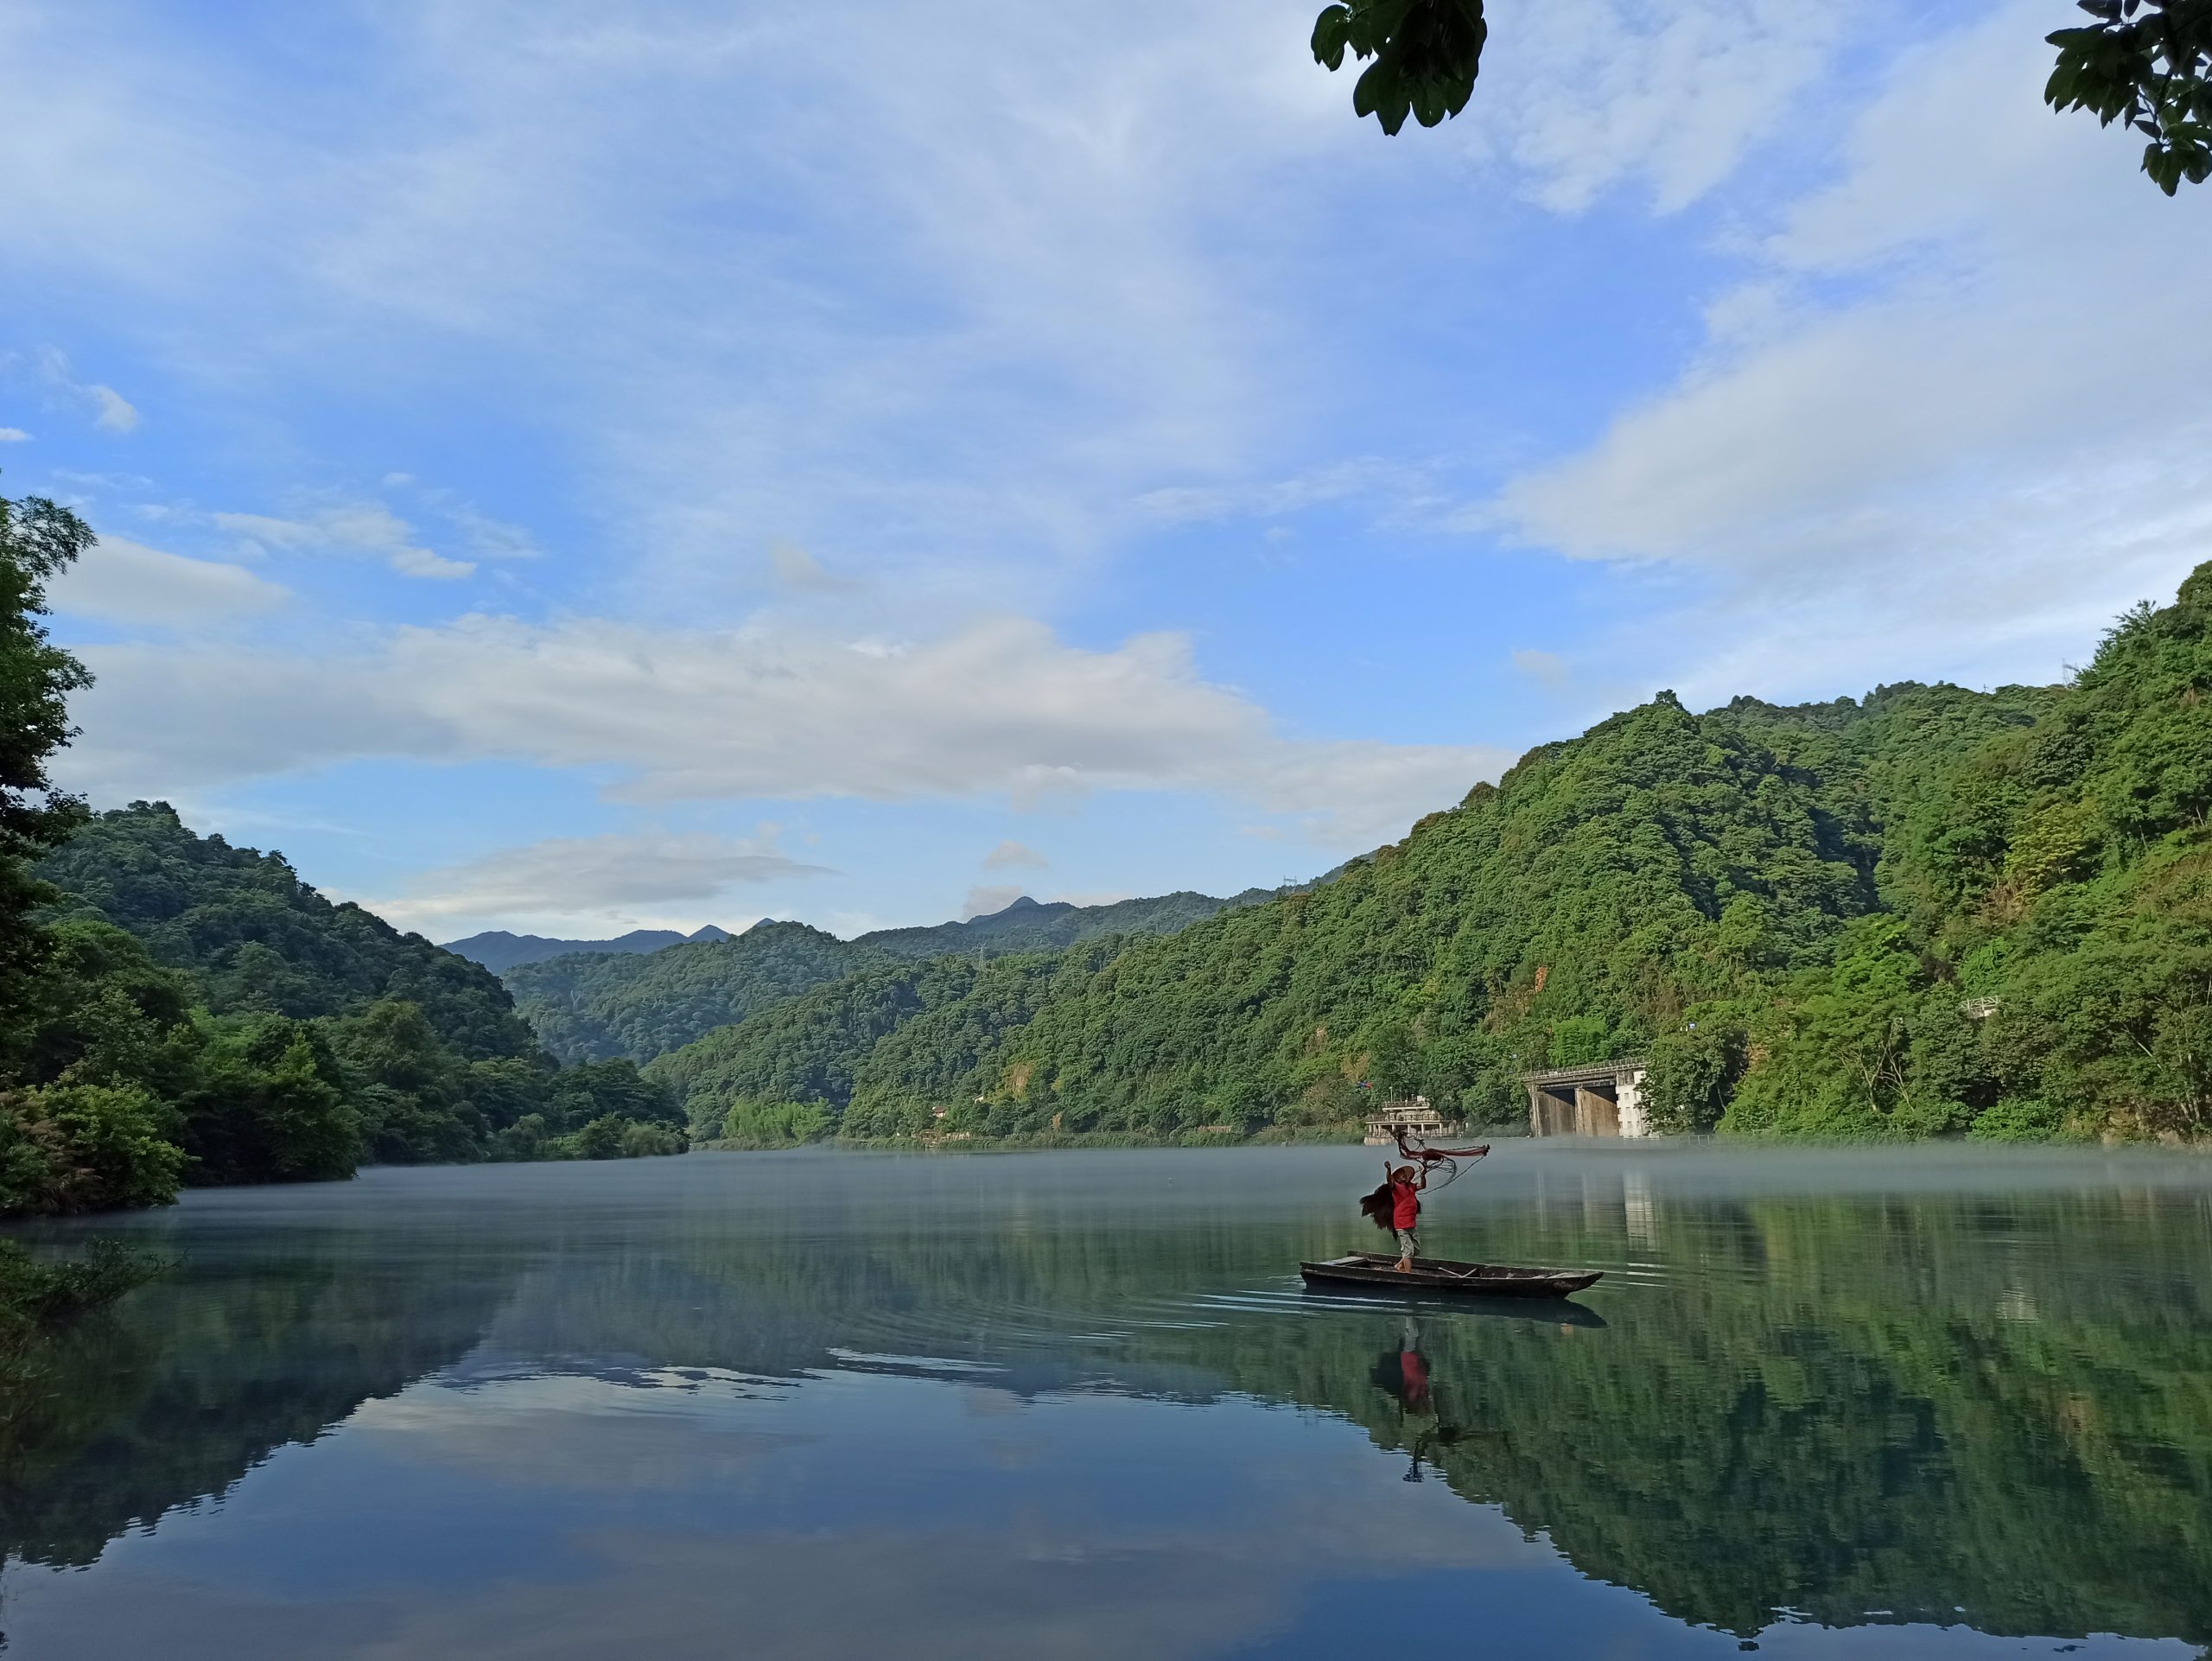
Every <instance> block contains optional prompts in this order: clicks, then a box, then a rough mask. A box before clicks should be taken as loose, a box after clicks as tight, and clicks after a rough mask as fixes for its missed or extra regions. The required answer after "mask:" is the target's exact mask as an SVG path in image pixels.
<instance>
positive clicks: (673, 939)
mask: <svg viewBox="0 0 2212 1661" xmlns="http://www.w3.org/2000/svg"><path fill="white" fill-rule="evenodd" d="M729 938H730V934H729V931H728V929H721V928H716V927H715V926H714V925H713V924H712V923H709V924H708V925H706V926H705V927H703V928H697V929H694V930H693V931H692V932H690V933H689V934H679V933H677V932H676V931H675V930H674V929H672V928H633V929H632V930H631V931H630V932H628V933H627V934H618V935H616V936H615V937H614V938H613V939H611V940H556V939H550V938H549V937H547V936H545V935H543V934H510V933H509V932H507V931H506V930H505V929H503V928H495V929H490V930H487V931H486V932H484V933H481V934H472V935H470V936H469V937H468V938H467V939H465V940H448V941H447V942H446V943H445V945H444V947H443V950H445V951H450V952H453V953H454V955H455V956H457V957H462V958H467V959H468V960H469V961H470V962H471V963H478V964H483V965H484V967H485V968H486V969H488V970H490V971H492V972H493V974H495V975H504V974H505V973H506V972H507V971H509V970H510V969H514V968H517V967H519V966H520V965H521V964H526V963H542V962H543V961H544V960H545V959H546V958H565V957H568V956H569V955H571V954H572V953H575V952H602V951H609V952H643V951H660V950H661V949H662V948H663V947H664V946H671V945H683V944H684V942H686V941H687V940H690V941H697V942H702V943H703V942H707V941H711V940H727V939H729Z"/></svg>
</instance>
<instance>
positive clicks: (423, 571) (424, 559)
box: [391, 548, 476, 582]
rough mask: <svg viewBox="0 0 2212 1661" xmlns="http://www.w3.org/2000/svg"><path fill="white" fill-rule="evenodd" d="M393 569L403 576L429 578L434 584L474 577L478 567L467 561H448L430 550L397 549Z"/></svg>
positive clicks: (392, 562)
mask: <svg viewBox="0 0 2212 1661" xmlns="http://www.w3.org/2000/svg"><path fill="white" fill-rule="evenodd" d="M391 569H392V570H395V571H397V572H398V573H399V574H400V576H421V577H428V578H429V579H431V580H432V581H434V582H453V581H454V580H456V579H457V578H460V577H464V576H473V575H474V572H475V570H476V567H475V566H474V564H472V563H470V562H468V561H467V560H465V559H448V558H447V557H445V556H444V555H442V554H434V553H432V552H431V551H430V550H429V549H428V548H399V549H395V550H393V551H392V554H391Z"/></svg>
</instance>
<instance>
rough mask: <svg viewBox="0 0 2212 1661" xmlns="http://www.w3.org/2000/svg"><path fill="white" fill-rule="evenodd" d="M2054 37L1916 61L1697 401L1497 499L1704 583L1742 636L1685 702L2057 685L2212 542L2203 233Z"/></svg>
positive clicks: (1960, 39)
mask: <svg viewBox="0 0 2212 1661" xmlns="http://www.w3.org/2000/svg"><path fill="white" fill-rule="evenodd" d="M2046 22H2047V19H2046V18H2045V16H2044V12H2043V11H2042V10H2038V9H2037V8H2036V7H2035V6H2033V5H2030V4H2024V3H2016V4H2012V5H2008V6H2005V7H2002V8H2000V9H1999V10H1997V11H1996V12H1994V13H1993V14H1992V15H1990V16H1987V17H1986V21H1984V22H1980V23H1979V24H1977V25H1976V26H1974V27H1973V28H1970V29H1961V30H1960V31H1957V32H1956V33H1954V34H1952V35H1947V36H1945V37H1943V38H1942V39H1939V40H1936V41H1932V42H1930V43H1929V44H1928V45H1926V46H1925V47H1923V48H1919V49H1917V50H1916V51H1913V52H1911V53H1910V54H1906V55H1905V56H1904V58H1903V59H1901V60H1899V61H1898V62H1897V64H1896V65H1895V66H1893V67H1892V69H1891V73H1890V75H1889V78H1888V80H1887V82H1886V84H1885V86H1884V87H1883V88H1882V90H1881V92H1880V93H1879V95H1878V97H1876V98H1875V99H1874V100H1873V101H1872V103H1871V105H1869V106H1868V107H1867V108H1866V110H1865V111H1864V112H1863V114H1862V115H1861V117H1860V118H1859V123H1858V124H1857V127H1856V129H1855V130H1854V132H1853V137H1851V140H1850V142H1849V143H1848V145H1847V149H1846V152H1845V166H1844V168H1843V170H1842V173H1841V175H1840V177H1839V178H1838V179H1837V180H1836V181H1834V183H1833V184H1832V185H1829V186H1827V187H1826V188H1821V189H1820V190H1818V191H1816V192H1815V193H1813V194H1809V195H1808V196H1806V197H1805V198H1804V199H1802V200H1800V201H1798V202H1797V203H1796V204H1795V205H1794V206H1793V207H1791V208H1789V210H1788V211H1787V212H1786V213H1784V214H1783V216H1782V220H1781V222H1780V226H1779V228H1778V230H1777V233H1776V234H1775V235H1774V236H1772V237H1771V238H1770V239H1768V240H1767V241H1766V242H1765V243H1764V244H1763V245H1759V246H1758V248H1757V250H1756V251H1755V256H1754V257H1755V259H1756V261H1757V269H1755V270H1753V271H1752V272H1751V274H1750V276H1749V277H1747V278H1746V279H1745V282H1744V283H1742V285H1741V286H1740V287H1739V288H1738V289H1736V290H1734V291H1733V292H1732V293H1729V294H1724V295H1722V296H1719V298H1718V299H1717V300H1716V301H1715V302H1714V305H1713V310H1712V320H1713V338H1712V340H1711V342H1710V344H1709V346H1708V347H1707V350H1706V352H1705V353H1703V354H1702V355H1701V357H1700V359H1699V360H1697V361H1695V362H1694V363H1693V364H1692V365H1691V366H1689V367H1688V370H1687V371H1686V372H1684V373H1683V375H1682V376H1681V379H1680V380H1679V382H1678V383H1677V384H1676V385H1675V386H1673V387H1672V388H1670V389H1669V390H1668V391H1665V392H1663V393H1662V394H1661V395H1660V396H1658V397H1656V398H1653V399H1651V400H1650V401H1649V402H1648V403H1646V404H1643V405H1641V406H1640V407H1637V408H1633V409H1630V410H1627V411H1625V412H1624V413H1623V414H1621V415H1620V416H1619V417H1618V418H1617V419H1616V420H1615V421H1614V423H1612V425H1611V429H1610V430H1608V431H1607V432H1606V433H1605V435H1604V436H1602V437H1601V438H1600V439H1599V441H1598V442H1596V443H1595V444H1593V445H1592V446H1591V447H1590V448H1589V449H1586V450H1585V451H1583V452H1582V453H1580V454H1579V455H1572V456H1569V457H1567V458H1566V459H1564V460H1562V461H1558V462H1556V463H1554V464H1553V465H1551V466H1548V467H1546V468H1539V469H1536V470H1535V471H1532V472H1529V473H1527V474H1523V475H1522V476H1521V477H1520V478H1518V479H1516V480H1513V481H1512V482H1511V483H1510V485H1509V486H1508V487H1506V488H1505V489H1504V490H1503V492H1502V493H1501V494H1500V496H1499V498H1498V500H1497V502H1496V503H1495V504H1493V506H1492V509H1491V513H1490V515H1489V517H1488V520H1487V522H1488V523H1489V524H1491V525H1496V526H1500V527H1503V528H1504V529H1505V530H1507V531H1509V532H1510V533H1511V534H1512V535H1514V536H1516V537H1517V538H1520V539H1521V540H1523V541H1525V542H1528V543H1532V544H1538V545H1541V546H1545V547H1549V548H1553V549H1556V550H1560V551H1561V552H1564V553H1566V554H1568V555H1570V556H1573V557H1585V558H1601V559H1612V560H1624V561H1634V562H1657V563H1664V564H1667V565H1669V566H1672V567H1674V568H1675V570H1677V571H1678V572H1681V573H1684V574H1687V575H1688V576H1691V577H1692V578H1693V579H1694V582H1695V583H1696V584H1697V585H1698V587H1699V588H1700V589H1701V591H1702V593H1703V595H1704V596H1705V598H1704V599H1703V600H1701V601H1699V602H1698V603H1699V604H1700V606H1702V608H1703V611H1702V614H1701V616H1700V618H1699V619H1698V620H1694V621H1692V622H1691V623H1690V624H1688V626H1686V627H1683V628H1681V629H1676V630H1674V631H1671V632H1672V633H1675V635H1676V637H1677V638H1682V639H1687V640H1707V641H1710V640H1713V639H1715V638H1718V639H1719V640H1722V641H1724V642H1725V643H1726V644H1725V645H1724V646H1723V647H1722V649H1720V650H1719V651H1717V652H1707V654H1706V660H1705V662H1704V663H1703V665H1700V668H1699V669H1698V670H1697V671H1694V674H1693V675H1692V676H1691V677H1689V679H1690V680H1691V681H1693V682H1694V688H1693V686H1692V685H1690V684H1685V685H1684V687H1683V690H1685V691H1690V690H1700V691H1703V692H1707V693H1710V694H1712V695H1714V696H1722V695H1725V694H1726V692H1727V691H1732V690H1740V688H1741V687H1742V686H1743V685H1745V684H1750V685H1756V686H1760V687H1763V688H1785V689H1786V688H1807V687H1811V686H1828V685H1832V684H1834V679H1835V678H1837V677H1844V678H1847V683H1846V684H1871V683H1872V681H1873V680H1875V679H1878V678H1888V677H1891V676H1893V675H1896V674H1898V673H1909V672H1921V673H1924V672H1925V667H1926V665H1928V664H1929V663H1931V662H1936V663H1943V664H1947V665H1951V666H1952V672H1953V673H1955V674H1960V675H1962V676H1965V675H1971V674H1973V673H1974V672H1975V671H1976V670H1977V668H1978V667H1980V665H1987V666H1988V671H1989V672H1991V673H1993V674H2003V673H2008V672H2010V673H2018V672H2022V671H2023V666H2024V665H2040V668H2039V669H2038V670H2037V671H2030V672H2040V673H2042V674H2044V675H2055V674H2056V672H2057V668H2058V664H2059V661H2060V658H2061V656H2062V654H2064V653H2067V652H2072V653H2075V654H2078V653H2079V652H2080V651H2081V650H2082V646H2083V643H2084V642H2085V641H2086V640H2088V639H2089V638H2091V637H2092V635H2093V634H2094V629H2095V627H2096V625H2097V623H2098V622H2099V621H2100V620H2102V619H2104V618H2106V617H2107V616H2109V615H2110V614H2112V613H2113V612H2114V611H2116V610H2118V609H2119V608H2120V607H2122V606H2123V605H2125V604H2126V603H2127V602H2129V601H2133V600H2134V599H2136V598H2138V597H2141V596H2144V595H2158V594H2164V593H2171V589H2172V587H2173V585H2174V582H2176V581H2177V579H2178V577H2179V576H2180V575H2181V574H2182V573H2183V572H2184V571H2186V570H2188V568H2189V567H2190V564H2191V563H2193V562H2194V561H2196V559H2199V558H2201V557H2203V554H2204V552H2205V550H2206V548H2207V545H2208V541H2212V461H2208V459H2207V458H2208V457H2209V456H2212V400H2207V399H2206V398H2203V397H2202V396H2200V395H2197V394H2196V392H2195V391H2194V389H2196V388H2200V387H2202V386H2204V385H2207V384H2208V377H2212V334H2206V332H2205V331H2202V330H2189V329H2181V330H2177V329H2175V328H2173V327H2172V321H2171V320H2172V319H2174V318H2175V317H2177V316H2182V315H2194V312H2195V310H2196V309H2197V308H2198V306H2199V302H2200V296H2199V295H2198V293H2197V289H2198V286H2199V284H2198V283H2197V281H2196V273H2198V272H2201V271H2202V270H2203V268H2204V266H2205V264H2206V263H2207V260H2208V258H2212V220H2207V219H2206V218H2205V216H2204V215H2203V214H2202V213H2200V212H2196V211H2194V210H2195V208H2196V207H2197V206H2199V205H2198V204H2190V203H2177V202H2174V201H2169V200H2166V199H2165V198H2164V197H2162V196H2161V195H2159V194H2158V192H2157V191H2156V190H2155V189H2153V188H2150V187H2149V186H2148V185H2147V184H2146V183H2145V181H2143V180H2142V178H2141V177H2140V176H2139V175H2138V174H2136V172H2135V171H2134V169H2133V156H2132V153H2131V152H2130V151H2129V150H2127V147H2126V144H2125V143H2118V142H2115V140H2114V137H2113V135H2112V134H2111V133H2109V132H2104V131H2101V130H2099V129H2098V128H2097V126H2096V124H2095V123H2094V121H2090V120H2087V119H2083V118H2065V119H2062V118H2057V117H2056V116H2054V115H2052V114H2051V113H2050V111H2048V110H2047V109H2045V108H2044V105H2043V104H2042V102H2041V98H2040V90H2041V86H2042V81H2043V78H2044V75H2045V74H2047V73H2048V71H2049V61H2048V60H2049V56H2050V52H2049V48H2047V47H2046V46H2044V44H2043V41H2042V35H2043V34H2044V29H2045V24H2046ZM2118 295H2125V296H2126V302H2125V303H2122V304H2109V305H2108V304H2100V303H2095V302H2094V301H2093V299H2092V298H2091V296H2118ZM2145 372H2154V373H2155V378H2156V381H2157V384H2158V386H2159V387H2160V388H2162V389H2165V390H2164V391H2160V392H2158V394H2156V395H2152V396H2146V394H2145V379H2144V378H2145ZM1968 619H1971V621H1972V627H1971V635H1972V639H1971V640H1967V639H1964V638H1962V636H1963V635H1964V634H1965V633H1966V631H1964V630H1962V628H1961V625H1962V623H1963V622H1964V621H1965V620H1968ZM1731 677H1732V678H1734V679H1733V680H1731V679H1730V678H1731Z"/></svg>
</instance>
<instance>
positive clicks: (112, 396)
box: [85, 385, 138, 433]
mask: <svg viewBox="0 0 2212 1661" xmlns="http://www.w3.org/2000/svg"><path fill="white" fill-rule="evenodd" d="M85 390H86V391H88V392H90V393H91V394H92V401H93V403H94V404H96V405H98V407H99V416H98V417H97V420H98V423H99V425H100V426H101V427H102V428H104V429H105V430H107V431H109V432H111V433H127V432H132V431H135V430H137V425H138V411H137V408H136V407H135V406H133V404H131V402H130V399H128V398H124V396H123V394H122V393H120V392H118V391H116V390H115V388H113V387H112V386H99V385H94V386H88V387H86V389H85Z"/></svg>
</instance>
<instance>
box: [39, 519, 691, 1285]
mask: <svg viewBox="0 0 2212 1661" xmlns="http://www.w3.org/2000/svg"><path fill="white" fill-rule="evenodd" d="M91 544H92V529H91V527H90V526H89V525H86V524H85V522H84V521H83V520H82V519H79V518H78V517H77V515H75V514H74V513H73V512H70V511H69V510H68V509H67V508H64V507H60V506H57V505H56V504H54V503H53V502H50V501H46V500H41V499H39V498H31V499H29V500H24V501H21V502H15V501H9V500H4V499H0V1217H7V1216H13V1215H17V1214H21V1213H24V1212H84V1211H98V1210H102V1209H105V1208H107V1207H111V1206H143V1205H160V1204H164V1203H166V1202H167V1201H168V1200H173V1199H175V1196H176V1191H177V1187H178V1185H179V1184H180V1183H182V1182H265V1181H303V1180H310V1179H318V1178H329V1177H342V1176H348V1175H351V1174H353V1169H354V1167H355V1166H356V1165H357V1164H359V1162H360V1161H363V1160H364V1159H377V1160H385V1161H417V1160H455V1159H484V1158H539V1157H557V1158H569V1157H576V1156H585V1157H593V1158H598V1157H603V1156H607V1155H617V1154H642V1153H674V1152H679V1151H681V1150H682V1149H683V1147H684V1146H685V1145H686V1144H685V1140H684V1138H683V1136H682V1135H681V1134H680V1132H679V1131H678V1130H677V1129H676V1126H677V1124H679V1123H681V1118H680V1114H679V1111H678V1109H677V1104H676V1101H675V1098H674V1097H673V1095H672V1094H671V1092H670V1091H667V1090H666V1089H665V1088H664V1086H661V1085H652V1084H650V1083H648V1082H646V1081H645V1080H644V1079H641V1078H639V1075H638V1072H637V1069H636V1068H635V1067H634V1066H631V1065H630V1064H629V1063H628V1062H607V1063H601V1064H599V1065H596V1066H587V1067H572V1068H569V1069H567V1070H565V1071H563V1070H562V1069H560V1068H558V1067H557V1066H556V1065H555V1063H554V1061H553V1060H552V1058H551V1057H550V1056H548V1055H547V1054H546V1053H544V1051H543V1050H542V1049H541V1048H540V1047H538V1045H537V1041H536V1039H535V1038H534V1037H533V1035H532V1034H531V1031H530V1029H529V1028H528V1026H527V1025H526V1024H525V1023H524V1022H523V1021H521V1020H520V1019H519V1018H518V1016H517V1015H516V1014H515V1011H514V1008H513V1004H512V1001H511V1000H510V998H509V997H508V995H507V993H506V991H505V989H504V988H503V987H501V986H500V984H499V982H498V980H496V979H495V978H494V977H493V976H492V975H490V974H489V973H487V972H486V971H485V970H483V969H482V968H481V967H480V966H479V965H477V964H472V963H469V962H467V960H466V959H463V958H457V957H455V956H454V955H453V954H452V953H450V952H448V951H440V950H439V949H438V948H437V947H435V946H434V945H431V944H430V943H429V941H428V940H425V939H422V938H421V937H420V936H418V935H412V934H402V933H400V932H398V931H397V930H395V929H393V928H392V927H391V926H389V925H388V924H386V923H385V922H384V921H383V920H382V919H380V918H378V917H375V916H372V914H370V913H367V912H365V911H363V910H362V909H361V908H360V907H358V906H350V905H349V906H334V905H332V904H331V903H330V902H329V901H326V900H325V899H324V898H323V897H322V896H321V895H320V894H317V893H315V890H314V889H312V888H308V886H307V884H305V883H304V882H302V881H301V880H300V879H299V877H298V876H297V875H296V874H295V873H294V872H293V870H292V869H291V867H290V866H289V865H287V864H286V863H285V862H284V861H283V858H282V857H281V856H278V855H276V854H262V853H259V852H257V851H256V850H252V849H248V848H234V847H232V846H231V845H230V844H229V843H226V842H225V841H223V839H222V838H220V837H205V838H203V837H196V836H194V834H193V833H192V832H191V831H188V830H187V829H186V828H185V827H184V825H183V824H181V822H180V821H179V819H178V818H177V816H176V813H175V811H174V810H173V809H171V808H170V807H168V805H166V804H163V803H158V802H152V803H149V802H138V803H134V804H133V805H130V807H128V808H124V809H122V810H120V811H116V812H111V813H106V814H102V815H99V816H98V817H94V816H92V815H91V814H89V813H87V812H86V808H85V805H84V804H83V803H82V802H80V801H78V800H77V799H74V798H72V797H70V796H68V795H67V794H66V793H64V792H60V791H57V790H56V789H54V785H53V781H52V780H51V778H50V777H49V775H48V771H47V768H48V762H49V760H51V758H52V756H53V755H54V752H55V751H57V750H58V749H60V748H61V746H62V745H63V744H65V743H66V742H67V740H68V737H69V730H70V729H69V724H68V703H67V701H68V697H69V694H70V693H72V692H73V691H76V690H79V688H81V687H82V686H84V685H85V684H86V683H87V680H88V677H87V675H86V671H85V669H84V666H83V665H81V664H79V662H78V661H77V660H76V659H74V658H73V657H72V656H71V655H70V654H69V653H68V652H64V651H62V650H61V649H60V648H59V647H57V646H54V644H53V643H52V641H51V640H49V638H48V633H47V630H46V625H45V614H46V584H47V582H48V581H49V580H51V579H52V578H53V577H54V576H57V575H59V574H60V572H62V571H64V570H67V569H68V567H69V566H70V565H71V564H72V563H73V562H74V561H76V560H77V559H78V558H79V557H81V556H82V554H83V553H84V551H85V550H86V548H88V547H89V546H90V545H91ZM4 1298H5V1292H4V1289H0V1301H4Z"/></svg>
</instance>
